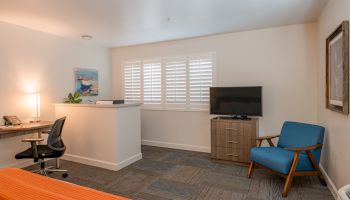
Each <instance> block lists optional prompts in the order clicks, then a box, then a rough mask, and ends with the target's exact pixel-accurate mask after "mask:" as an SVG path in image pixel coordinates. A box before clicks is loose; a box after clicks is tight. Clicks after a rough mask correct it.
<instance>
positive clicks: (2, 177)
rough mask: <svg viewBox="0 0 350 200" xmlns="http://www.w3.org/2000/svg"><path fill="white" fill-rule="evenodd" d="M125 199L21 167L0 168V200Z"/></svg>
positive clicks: (125, 199)
mask: <svg viewBox="0 0 350 200" xmlns="http://www.w3.org/2000/svg"><path fill="white" fill-rule="evenodd" d="M46 199H47V200H88V199H93V200H98V199H103V200H127V198H124V197H120V196H116V195H112V194H108V193H105V192H101V191H97V190H94V189H90V188H87V187H82V186H79V185H75V184H71V183H66V182H63V181H59V180H55V179H52V178H49V177H45V176H41V175H38V174H34V173H31V172H28V171H25V170H22V169H17V168H5V169H1V170H0V200H46Z"/></svg>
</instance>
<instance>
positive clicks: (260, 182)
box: [26, 146, 334, 200]
mask: <svg viewBox="0 0 350 200" xmlns="http://www.w3.org/2000/svg"><path fill="white" fill-rule="evenodd" d="M142 153H143V159H142V160H140V161H138V162H136V163H134V164H132V165H130V166H128V167H126V168H124V169H122V170H120V171H118V172H114V171H110V170H106V169H101V168H97V167H92V166H88V165H83V164H80V163H75V162H70V161H65V160H62V161H61V168H63V169H68V170H69V177H68V178H66V179H64V180H65V181H68V182H71V183H75V184H78V185H82V186H87V187H91V188H94V189H97V190H101V191H105V192H108V193H112V194H118V195H121V196H125V197H129V198H132V199H136V200H167V199H203V200H216V199H218V200H219V199H220V200H226V199H230V200H256V199H259V200H263V199H264V200H272V199H295V200H299V199H302V200H313V199H315V200H325V199H334V198H333V196H332V194H331V193H330V191H329V190H328V188H327V187H324V186H322V185H321V183H320V182H319V180H318V179H317V177H297V178H295V179H294V182H293V185H292V188H291V191H290V193H289V196H288V197H287V198H282V195H281V192H282V187H283V181H284V180H283V179H282V178H280V177H278V176H276V175H272V174H270V173H268V172H267V171H265V170H262V169H257V170H256V171H255V174H254V177H253V179H248V178H246V174H247V167H246V166H239V165H233V164H232V163H225V162H218V161H213V160H211V159H210V157H209V154H206V153H198V152H191V151H183V150H175V149H166V148H159V147H150V146H142ZM50 162H51V161H50ZM50 162H49V164H51V165H53V164H54V163H50ZM34 168H37V166H31V167H28V168H26V169H28V170H32V169H34ZM50 176H51V177H53V178H57V179H62V177H61V176H60V174H59V173H56V174H51V175H50Z"/></svg>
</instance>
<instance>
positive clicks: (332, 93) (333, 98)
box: [326, 21, 349, 115]
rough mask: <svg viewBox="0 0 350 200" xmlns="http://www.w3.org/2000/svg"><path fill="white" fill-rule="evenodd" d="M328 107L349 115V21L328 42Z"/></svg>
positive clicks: (343, 23) (344, 22)
mask: <svg viewBox="0 0 350 200" xmlns="http://www.w3.org/2000/svg"><path fill="white" fill-rule="evenodd" d="M326 107H327V108H328V109H330V110H333V111H335V112H339V113H342V114H346V115H348V114H349V21H343V22H342V24H341V25H340V26H339V27H338V28H337V29H336V30H335V31H334V32H333V33H332V34H331V35H330V36H329V37H328V38H327V41H326Z"/></svg>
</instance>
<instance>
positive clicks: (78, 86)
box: [74, 68, 98, 96]
mask: <svg viewBox="0 0 350 200" xmlns="http://www.w3.org/2000/svg"><path fill="white" fill-rule="evenodd" d="M74 77H75V91H76V92H79V93H80V94H81V95H82V96H98V71H97V70H95V69H82V68H76V69H75V70H74Z"/></svg>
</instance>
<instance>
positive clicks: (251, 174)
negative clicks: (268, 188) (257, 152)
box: [248, 161, 255, 178]
mask: <svg viewBox="0 0 350 200" xmlns="http://www.w3.org/2000/svg"><path fill="white" fill-rule="evenodd" d="M254 167H255V164H254V162H253V161H252V162H250V165H249V170H248V178H252V176H253V172H254Z"/></svg>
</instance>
